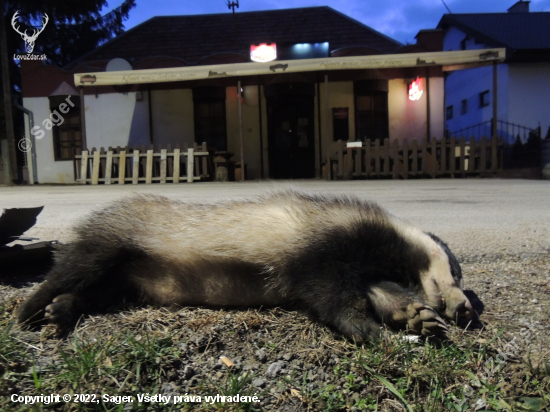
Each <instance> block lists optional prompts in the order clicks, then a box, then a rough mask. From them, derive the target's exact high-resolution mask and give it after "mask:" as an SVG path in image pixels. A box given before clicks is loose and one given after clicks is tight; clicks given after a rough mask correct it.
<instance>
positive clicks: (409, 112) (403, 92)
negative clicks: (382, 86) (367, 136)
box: [388, 79, 428, 141]
mask: <svg viewBox="0 0 550 412" xmlns="http://www.w3.org/2000/svg"><path fill="white" fill-rule="evenodd" d="M422 81H423V84H424V93H423V94H422V96H421V97H420V99H419V100H415V101H412V100H410V99H409V89H408V84H407V83H406V81H405V80H404V79H393V80H390V81H389V84H388V87H389V90H388V110H389V118H390V140H392V141H393V140H399V141H403V140H405V139H408V140H409V141H412V139H417V140H420V139H425V138H426V135H427V133H428V129H427V121H426V120H427V117H426V113H427V104H426V98H427V97H426V96H427V94H426V79H422Z"/></svg>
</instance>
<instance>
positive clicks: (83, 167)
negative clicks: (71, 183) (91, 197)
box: [80, 150, 88, 185]
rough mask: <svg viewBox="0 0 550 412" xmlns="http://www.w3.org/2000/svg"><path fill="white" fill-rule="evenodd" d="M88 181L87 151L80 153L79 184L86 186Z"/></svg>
mask: <svg viewBox="0 0 550 412" xmlns="http://www.w3.org/2000/svg"><path fill="white" fill-rule="evenodd" d="M87 180H88V151H87V150H83V151H82V159H81V163H80V183H82V184H84V185H85V184H86V181H87Z"/></svg>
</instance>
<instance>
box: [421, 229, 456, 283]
mask: <svg viewBox="0 0 550 412" xmlns="http://www.w3.org/2000/svg"><path fill="white" fill-rule="evenodd" d="M427 235H428V236H430V237H431V238H432V239H433V240H434V241H435V243H437V244H438V245H439V246H441V248H442V249H443V251H444V252H445V253H446V254H447V257H448V258H449V264H450V265H451V275H452V276H453V279H454V280H455V282H456V284H457V285H458V286H460V289H464V278H463V277H462V269H461V268H460V263H458V259H457V258H456V256H455V255H454V254H453V252H451V249H449V246H447V244H446V243H445V242H443V241H442V240H441V239H440V238H438V237H437V236H436V235H434V234H433V233H427Z"/></svg>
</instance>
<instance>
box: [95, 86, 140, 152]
mask: <svg viewBox="0 0 550 412" xmlns="http://www.w3.org/2000/svg"><path fill="white" fill-rule="evenodd" d="M143 95H144V99H143V101H136V93H135V92H131V93H108V94H100V95H98V96H97V97H96V96H93V95H86V96H84V101H85V102H86V112H85V113H86V142H87V146H88V149H92V148H94V147H95V148H96V149H98V148H100V147H104V148H108V147H109V146H111V147H117V146H121V147H124V146H126V145H130V146H140V145H143V144H145V145H147V144H149V142H150V141H149V113H148V109H147V94H146V93H144V94H143Z"/></svg>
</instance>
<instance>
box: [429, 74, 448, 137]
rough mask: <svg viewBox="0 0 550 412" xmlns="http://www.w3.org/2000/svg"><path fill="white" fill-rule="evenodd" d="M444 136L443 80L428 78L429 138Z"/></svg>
mask: <svg viewBox="0 0 550 412" xmlns="http://www.w3.org/2000/svg"><path fill="white" fill-rule="evenodd" d="M444 135H445V80H444V79H443V77H431V78H430V137H435V138H437V139H440V138H442V137H443V136H444Z"/></svg>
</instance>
